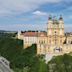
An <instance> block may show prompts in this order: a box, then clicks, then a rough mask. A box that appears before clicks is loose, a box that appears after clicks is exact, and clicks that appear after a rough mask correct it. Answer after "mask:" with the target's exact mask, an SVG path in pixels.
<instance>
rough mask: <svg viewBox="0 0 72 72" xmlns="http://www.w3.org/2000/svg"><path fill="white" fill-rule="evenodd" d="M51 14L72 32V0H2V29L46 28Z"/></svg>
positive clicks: (0, 5)
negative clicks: (61, 19) (61, 20)
mask: <svg viewBox="0 0 72 72" xmlns="http://www.w3.org/2000/svg"><path fill="white" fill-rule="evenodd" d="M49 15H52V16H56V17H57V19H59V17H60V15H62V16H63V19H64V23H65V25H64V26H65V32H72V0H0V30H10V31H21V30H22V31H25V30H46V29H47V22H48V16H49Z"/></svg>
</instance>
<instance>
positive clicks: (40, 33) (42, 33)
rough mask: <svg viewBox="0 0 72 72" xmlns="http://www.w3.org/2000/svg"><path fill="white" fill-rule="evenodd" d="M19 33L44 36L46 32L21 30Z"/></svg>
mask: <svg viewBox="0 0 72 72" xmlns="http://www.w3.org/2000/svg"><path fill="white" fill-rule="evenodd" d="M21 35H24V36H46V35H47V33H46V32H22V33H21Z"/></svg>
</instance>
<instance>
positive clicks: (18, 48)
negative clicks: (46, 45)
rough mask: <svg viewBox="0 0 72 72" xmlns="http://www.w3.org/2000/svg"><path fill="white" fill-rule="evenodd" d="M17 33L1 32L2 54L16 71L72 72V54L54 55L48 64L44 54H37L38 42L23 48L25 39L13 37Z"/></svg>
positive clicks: (0, 45)
mask: <svg viewBox="0 0 72 72" xmlns="http://www.w3.org/2000/svg"><path fill="white" fill-rule="evenodd" d="M14 35H15V34H9V33H5V34H4V33H1V34H0V55H1V56H3V57H5V58H7V59H8V60H9V61H10V67H11V68H12V69H13V70H14V72H72V56H71V53H70V54H65V55H63V56H62V55H61V56H57V57H53V58H52V60H51V61H49V62H48V63H47V64H46V63H45V60H44V55H41V56H39V55H36V44H33V45H32V46H31V47H29V48H27V49H23V45H22V44H23V43H22V42H23V41H22V40H18V39H13V38H12V37H13V36H14Z"/></svg>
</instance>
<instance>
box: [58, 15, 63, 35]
mask: <svg viewBox="0 0 72 72" xmlns="http://www.w3.org/2000/svg"><path fill="white" fill-rule="evenodd" d="M59 28H60V35H61V36H64V21H63V18H62V15H60V18H59Z"/></svg>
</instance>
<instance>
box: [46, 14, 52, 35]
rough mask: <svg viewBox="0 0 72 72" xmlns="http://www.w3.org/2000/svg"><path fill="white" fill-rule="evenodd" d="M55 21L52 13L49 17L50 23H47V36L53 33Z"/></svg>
mask: <svg viewBox="0 0 72 72" xmlns="http://www.w3.org/2000/svg"><path fill="white" fill-rule="evenodd" d="M52 24H53V21H52V17H51V15H49V17H48V23H47V36H49V35H52V28H53V25H52Z"/></svg>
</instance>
